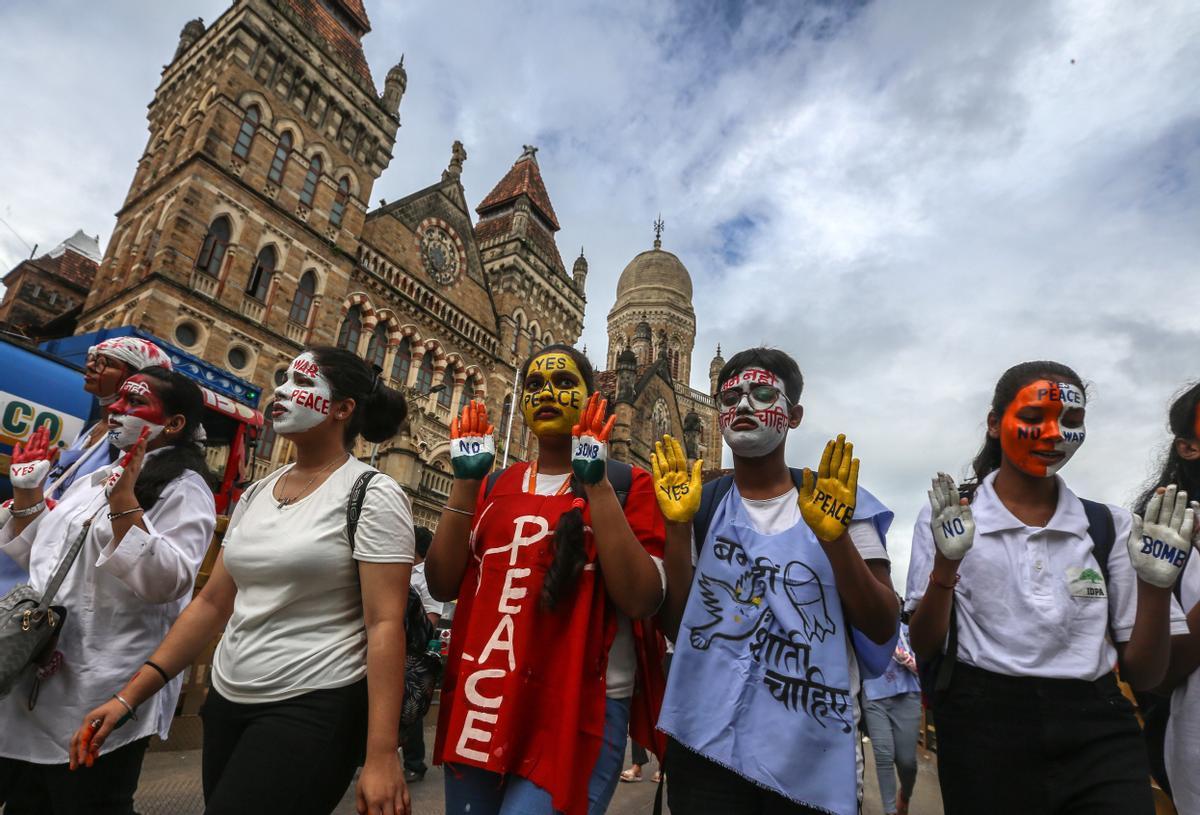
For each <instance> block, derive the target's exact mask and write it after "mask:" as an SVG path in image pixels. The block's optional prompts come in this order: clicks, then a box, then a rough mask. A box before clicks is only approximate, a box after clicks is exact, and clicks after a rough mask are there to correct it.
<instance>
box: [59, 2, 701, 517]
mask: <svg viewBox="0 0 1200 815" xmlns="http://www.w3.org/2000/svg"><path fill="white" fill-rule="evenodd" d="M369 28H370V24H369V21H368V18H367V15H366V11H365V9H364V7H363V5H362V3H361V0H234V2H233V3H232V4H231V6H230V8H229V9H228V10H227V11H226V12H225V13H223V14H222V15H221V16H220V17H219V18H218V19H217V20H216V21H215V22H214V23H212V24H211V25H209V26H205V25H204V24H203V23H202V22H201V21H199V20H193V21H191V22H189V23H188V24H187V25H186V26H185V27H184V29H183V31H182V33H181V35H180V39H179V43H178V46H177V48H176V51H175V55H174V57H173V59H172V61H171V62H170V64H169V65H167V66H166V67H165V68H164V69H163V72H162V78H161V81H160V84H159V86H158V89H157V91H156V93H155V97H154V100H153V101H152V102H151V104H150V106H149V114H148V120H149V131H150V136H149V139H148V141H147V144H146V149H145V152H144V154H143V155H142V158H141V160H140V161H139V163H138V166H137V169H136V170H135V172H134V177H133V181H132V183H131V184H130V188H129V193H128V195H127V197H126V199H125V201H124V203H123V204H122V206H121V208H120V210H119V211H118V213H117V224H116V227H115V229H114V231H113V235H112V238H111V240H110V242H109V245H108V248H107V251H106V252H105V254H104V258H103V261H102V263H101V264H100V268H99V272H98V274H97V275H96V282H95V286H94V287H93V290H92V293H91V295H90V296H89V297H88V300H87V303H86V305H85V307H84V311H83V314H82V315H81V317H80V319H79V322H78V331H80V332H84V331H91V330H94V329H98V328H107V327H113V326H121V325H132V326H134V327H136V328H138V329H140V330H142V331H146V332H149V333H151V334H154V335H157V336H158V337H161V338H163V339H164V340H167V341H168V342H170V343H173V344H175V345H177V346H179V347H180V348H181V349H183V350H184V351H186V352H188V353H190V354H193V355H195V356H197V357H200V358H202V359H204V360H206V361H209V362H211V363H214V364H216V365H219V366H222V367H223V368H226V369H228V370H230V371H231V372H232V373H234V374H236V375H237V376H239V377H241V378H243V379H246V380H248V381H249V382H251V383H252V384H253V385H255V386H257V387H260V388H262V389H263V390H264V391H266V392H268V393H269V392H270V391H271V390H273V389H274V387H275V386H276V385H277V384H278V383H279V382H281V381H282V379H283V377H284V374H285V371H286V368H287V365H288V363H289V362H290V360H291V359H292V358H293V357H294V356H295V355H296V354H297V353H298V352H299V351H300V350H301V348H302V347H304V346H306V345H338V346H341V347H344V348H349V349H352V350H354V351H356V352H357V353H359V354H360V355H361V356H363V357H364V358H366V359H367V360H368V361H369V362H371V363H372V364H374V365H377V366H378V367H379V369H380V371H381V372H382V375H383V376H384V377H385V378H386V381H387V383H388V384H390V385H391V386H393V387H396V388H399V389H402V390H404V391H405V393H406V395H407V396H408V401H409V414H410V419H409V421H408V423H407V424H406V427H405V428H404V429H403V430H402V431H401V433H400V434H399V435H398V436H397V437H396V438H394V439H392V440H390V441H388V442H385V443H383V444H380V445H378V446H376V445H367V444H363V445H361V446H360V448H359V449H358V450H356V453H357V454H358V455H360V456H362V457H364V458H366V457H370V458H371V459H372V460H374V462H375V463H376V465H377V466H378V467H379V468H380V469H382V470H384V471H385V472H388V473H389V474H391V475H392V476H394V477H395V478H396V479H397V481H399V482H400V483H401V484H402V485H404V486H405V488H406V489H407V490H408V492H409V494H410V495H411V496H412V498H413V508H414V516H415V519H416V521H417V522H418V523H424V524H426V525H429V526H432V525H434V524H435V523H436V520H437V518H438V516H439V513H440V506H441V504H443V503H444V501H445V499H446V496H447V494H448V492H449V487H450V482H451V475H450V472H451V470H450V464H449V422H450V420H451V417H452V416H453V415H454V414H455V413H456V412H457V411H458V410H459V409H460V408H461V406H462V405H463V404H464V403H465V402H466V401H467V400H469V399H471V398H476V399H482V400H483V401H484V402H485V403H486V404H487V405H488V407H489V411H490V415H491V416H492V417H493V421H494V422H495V424H496V427H497V435H498V441H499V444H498V448H499V451H500V456H501V457H502V461H503V460H504V459H507V460H509V461H512V460H523V459H525V458H526V457H527V456H529V455H530V453H531V450H530V436H529V433H528V430H527V429H526V428H525V426H524V422H523V421H522V420H521V418H520V417H519V415H518V416H517V417H516V419H515V421H514V420H513V413H514V411H513V410H512V405H513V393H514V388H516V387H517V386H518V383H516V382H515V376H516V367H517V365H518V364H519V362H520V361H521V360H523V359H524V358H525V357H526V356H528V355H529V354H530V352H531V351H532V350H535V349H536V348H539V347H541V346H542V345H545V344H547V343H551V342H566V343H572V344H573V343H575V342H576V341H577V340H578V338H579V335H580V333H581V331H582V328H583V317H584V306H585V302H586V298H585V294H584V287H585V284H586V281H587V260H586V259H585V258H584V257H583V256H582V255H581V256H580V257H579V258H578V259H577V260H576V261H575V262H574V264H573V266H572V269H571V271H570V273H568V271H567V269H566V267H565V265H564V263H563V260H562V257H561V255H560V253H559V250H558V246H557V244H556V240H555V234H556V233H557V232H558V231H559V222H558V217H557V215H556V214H555V211H554V206H553V204H552V203H551V199H550V195H549V193H548V192H547V189H546V185H545V182H544V180H543V178H542V174H541V169H540V168H539V165H538V160H537V148H535V147H532V146H525V147H524V148H523V150H522V151H521V153H520V155H519V156H518V157H517V159H516V161H515V162H514V164H513V165H512V167H511V169H510V170H509V171H508V172H507V173H506V174H505V175H504V177H503V178H501V179H500V180H499V182H497V183H496V184H495V186H494V188H493V189H492V190H491V192H489V193H488V195H487V196H485V197H484V199H483V200H482V201H481V202H480V203H479V204H478V205H477V206H476V207H475V216H474V221H473V218H472V213H471V210H470V207H469V205H468V203H467V201H466V197H465V195H464V191H463V185H462V183H461V178H462V173H463V168H464V163H465V161H466V158H467V154H466V150H465V149H464V148H463V146H462V144H460V143H458V142H455V143H454V145H453V146H452V148H451V155H450V162H449V165H448V166H447V168H446V169H445V170H444V171H442V172H441V175H440V178H439V179H438V180H436V181H434V180H433V179H432V178H431V181H433V183H431V184H430V185H429V186H427V187H425V188H424V189H421V190H417V191H416V192H413V193H412V194H410V195H408V196H406V197H404V198H403V199H401V200H398V201H393V202H390V203H382V202H381V206H380V207H379V208H377V209H374V210H371V209H370V208H369V207H368V203H367V202H368V201H369V200H370V195H371V190H372V187H373V185H374V183H375V180H376V179H377V178H379V176H380V174H381V173H382V172H383V170H384V169H385V168H386V167H387V165H388V164H389V162H390V161H391V159H392V151H393V146H394V144H395V139H396V133H397V129H398V127H399V125H400V119H399V108H400V103H401V100H402V97H403V95H404V92H405V89H406V87H407V83H408V77H407V73H406V71H405V68H404V65H403V60H400V61H399V62H398V63H397V64H396V65H395V66H394V67H393V68H392V69H391V70H390V71H389V72H388V73H387V76H386V78H385V80H384V89H383V93H382V94H379V93H377V92H376V89H375V85H374V82H373V80H372V76H371V73H370V69H369V67H368V65H367V62H366V59H365V57H364V55H363V51H362V45H361V40H362V37H363V35H365V34H366V33H367V31H368V30H369ZM431 175H432V173H431ZM646 255H652V256H653V257H651V258H649V260H645V261H639V260H635V261H634V263H632V264H630V269H634V268H635V266H636V267H637V268H642V267H643V266H646V264H647V263H649V264H650V265H651V266H653V265H654V263H657V262H658V261H659V260H660V258H659V257H658V255H663V256H668V257H669V258H671V259H674V255H670V253H666V252H662V251H661V250H660V247H659V246H658V245H657V242H656V247H655V250H654V252H653V253H643V255H642V256H639V259H641V258H643V256H646ZM674 263H675V264H676V265H677V266H678V268H679V269H680V270H682V275H681V276H680V275H679V274H676V278H677V279H676V278H671V279H670V280H666V281H665V282H663V281H658V279H657V278H656V277H655V276H654V274H652V273H650V272H646V273H645V274H642V273H637V274H634V273H631V272H630V271H629V270H626V271H627V274H626V275H623V276H622V285H621V287H620V289H619V291H618V307H617V308H616V309H614V314H618V313H619V314H620V315H623V316H622V317H621V320H622V322H621V323H620V325H621V326H624V325H625V323H626V322H628V319H632V318H628V319H627V313H628V314H633V313H635V312H636V313H637V314H644V316H643V317H641V318H639V319H644V320H648V321H649V324H650V325H651V326H652V327H653V330H658V329H663V330H667V333H666V335H665V337H666V339H665V341H663V342H661V343H660V346H661V348H663V349H665V352H664V353H665V355H660V354H659V351H658V349H659V347H660V346H655V345H654V344H653V343H654V342H655V339H654V337H653V336H651V338H650V346H647V348H642V346H638V348H642V350H643V351H644V359H639V361H638V364H637V366H635V368H636V369H638V370H637V371H636V373H637V376H639V377H641V379H642V380H644V381H640V380H639V381H638V382H635V384H634V388H633V390H632V391H631V393H632V396H630V397H629V398H628V399H627V400H626V402H625V403H621V404H618V408H617V409H618V413H619V415H621V416H622V417H623V418H622V419H621V423H622V424H621V426H622V428H623V429H622V430H621V431H620V432H621V433H623V434H624V435H625V441H624V442H623V443H621V444H618V455H620V456H625V457H630V460H633V461H637V462H639V463H645V462H646V452H645V449H643V448H644V447H645V442H644V440H645V439H649V435H648V434H649V433H650V432H651V429H654V430H657V429H659V427H660V426H666V425H663V424H662V423H663V416H664V415H666V416H667V424H668V425H669V426H670V429H671V430H672V431H674V432H676V433H679V434H684V435H686V434H685V425H686V424H687V423H688V422H691V423H692V425H693V426H694V429H698V433H696V432H694V433H693V436H694V440H695V445H694V446H695V447H696V449H697V450H698V451H707V450H712V449H716V451H717V452H716V455H717V456H718V457H719V437H718V442H717V445H718V446H717V447H716V448H713V444H712V441H711V439H709V437H708V436H707V435H705V434H706V433H707V431H708V430H709V429H710V428H711V427H714V426H715V421H710V417H709V412H711V411H706V410H705V409H704V408H706V405H705V403H704V400H706V399H707V400H708V404H711V399H709V398H708V396H707V395H706V394H701V393H695V392H692V391H691V390H690V389H689V388H687V387H686V382H687V376H688V369H689V368H690V360H691V351H692V342H693V340H694V336H695V316H694V314H693V312H692V308H691V281H690V278H689V277H688V274H687V271H686V269H683V267H682V264H679V261H678V259H674ZM647 268H649V267H647ZM655 268H657V267H655ZM626 277H630V280H629V281H628V282H626ZM647 281H652V282H653V281H657V282H655V285H658V287H659V289H662V291H661V292H659V294H658V295H653V296H652V294H651V293H649V292H648V290H647V288H646V287H647V285H648V284H647ZM672 284H678V286H677V288H676V289H675V290H674V291H673V292H670V293H669V292H667V291H666V289H668V288H670V286H671V285H672ZM655 296H658V300H655V299H654V298H655ZM622 297H624V299H622ZM630 298H632V299H630ZM659 301H661V303H659ZM654 303H659V305H658V306H656V305H654ZM664 309H666V310H664ZM670 309H674V310H673V311H671V310H670ZM683 317H686V319H685V320H683V322H680V321H679V319H676V318H683ZM672 321H674V322H675V323H678V325H675V326H674V327H673V328H669V326H672ZM611 331H612V329H610V333H611ZM660 357H661V358H660ZM660 361H665V363H664V364H659V362H660ZM613 367H615V366H613ZM616 376H617V374H616V371H615V370H614V372H613V374H612V377H608V375H607V374H605V375H603V376H602V381H604V380H605V378H606V377H607V378H610V379H612V380H613V383H614V384H615V382H616ZM622 381H624V380H622ZM680 383H683V384H680ZM617 401H618V402H620V400H617ZM622 411H624V413H622ZM518 413H519V412H518ZM289 447H290V445H288V443H287V442H286V441H284V440H277V439H276V438H275V437H274V435H273V434H272V433H271V431H270V429H269V427H268V429H267V430H266V431H265V432H264V434H263V437H262V438H261V439H259V441H258V444H257V448H256V451H255V461H254V465H253V468H252V471H251V473H250V475H252V476H254V477H260V476H262V475H263V474H265V473H266V472H268V471H269V470H270V469H272V468H274V467H277V466H279V465H280V464H282V463H283V462H286V461H287V460H288V459H289V457H290V455H291V452H292V451H291V450H290V449H289Z"/></svg>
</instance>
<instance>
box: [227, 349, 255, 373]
mask: <svg viewBox="0 0 1200 815" xmlns="http://www.w3.org/2000/svg"><path fill="white" fill-rule="evenodd" d="M225 358H226V359H228V360H229V364H230V365H232V366H233V369H234V370H235V371H240V370H242V369H243V368H245V367H246V366H247V365H248V364H249V363H250V355H249V354H247V353H246V349H245V348H238V347H237V346H236V345H235V346H234V347H233V348H230V349H229V353H228V354H227V355H226V357H225Z"/></svg>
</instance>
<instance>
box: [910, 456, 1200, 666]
mask: <svg viewBox="0 0 1200 815" xmlns="http://www.w3.org/2000/svg"><path fill="white" fill-rule="evenodd" d="M995 480H996V473H994V472H993V473H992V474H990V475H989V476H988V477H987V478H985V479H984V480H983V483H982V484H980V485H979V489H978V490H977V491H976V492H975V500H974V501H973V502H972V503H971V514H972V515H973V516H974V518H975V543H974V545H973V546H972V547H971V550H970V551H969V552H967V554H966V556H965V557H964V558H963V560H962V564H961V565H960V566H959V570H958V573H959V576H960V580H959V583H958V586H957V588H956V589H955V604H956V606H957V609H958V659H959V660H960V661H961V662H964V663H966V664H968V665H974V666H975V667H977V668H982V669H984V670H987V671H992V672H994V673H999V674H1006V675H1009V676H1038V677H1045V678H1051V679H1085V680H1093V679H1098V678H1100V677H1101V676H1103V675H1104V674H1106V673H1108V672H1109V671H1111V670H1112V669H1113V666H1114V665H1115V664H1116V661H1117V652H1116V649H1115V648H1113V645H1112V643H1110V642H1109V640H1108V636H1107V634H1108V627H1109V625H1110V624H1111V626H1112V632H1113V636H1114V637H1115V639H1116V641H1117V642H1127V641H1128V640H1129V638H1130V636H1131V634H1132V633H1133V622H1134V617H1135V615H1136V611H1137V578H1136V574H1135V573H1134V571H1133V566H1132V564H1131V563H1130V562H1129V550H1128V549H1127V548H1126V540H1127V539H1128V538H1129V529H1130V515H1129V512H1128V511H1127V510H1124V509H1121V508H1120V507H1114V506H1111V505H1110V506H1109V507H1108V508H1109V510H1110V511H1111V512H1112V514H1113V521H1114V523H1115V526H1116V539H1115V540H1114V541H1113V547H1112V552H1111V553H1110V555H1109V558H1108V584H1107V585H1105V582H1104V580H1103V578H1102V577H1101V574H1102V573H1101V572H1100V569H1099V565H1098V564H1097V562H1096V559H1095V558H1094V557H1093V556H1092V540H1091V538H1090V537H1088V534H1087V529H1088V520H1087V515H1086V513H1085V512H1084V509H1083V504H1082V503H1081V502H1080V500H1079V499H1078V498H1077V497H1076V496H1075V493H1073V492H1071V490H1070V489H1069V488H1068V487H1067V484H1066V482H1065V481H1063V480H1062V478H1060V477H1058V476H1055V480H1056V481H1057V482H1058V506H1057V508H1055V510H1054V516H1053V517H1052V518H1051V519H1050V522H1049V523H1047V524H1046V526H1044V527H1033V526H1026V525H1025V524H1024V523H1022V522H1021V521H1019V520H1017V518H1016V517H1015V516H1014V515H1013V514H1012V513H1011V512H1009V511H1008V508H1007V507H1005V506H1004V504H1003V503H1002V502H1001V501H1000V499H999V498H998V497H997V496H996V491H995V489H994V488H993V486H992V484H993V482H994V481H995ZM929 516H930V509H929V505H928V504H926V505H925V506H924V507H923V508H922V509H921V512H920V514H919V515H918V516H917V523H916V526H915V528H914V529H913V544H912V558H911V560H910V562H909V567H908V597H907V599H906V601H905V608H906V609H908V610H909V611H911V610H913V609H914V608H916V606H917V603H918V601H920V599H921V598H922V597H923V596H924V595H925V588H926V586H927V585H928V583H929V574H930V572H931V571H932V569H933V554H934V543H933V533H932V531H931V530H930V528H929ZM1171 633H1172V635H1175V634H1184V633H1187V621H1186V618H1185V617H1184V615H1183V611H1182V609H1180V608H1179V606H1178V604H1175V603H1172V609H1171Z"/></svg>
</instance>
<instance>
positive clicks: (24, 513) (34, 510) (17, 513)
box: [8, 498, 46, 518]
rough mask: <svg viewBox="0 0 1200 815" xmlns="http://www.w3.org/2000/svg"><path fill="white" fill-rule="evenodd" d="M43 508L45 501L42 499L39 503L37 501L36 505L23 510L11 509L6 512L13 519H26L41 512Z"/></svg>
mask: <svg viewBox="0 0 1200 815" xmlns="http://www.w3.org/2000/svg"><path fill="white" fill-rule="evenodd" d="M45 508H46V500H45V499H44V498H43V499H42V500H41V501H38V502H37V503H36V504H34V505H33V506H31V507H25V509H11V508H10V509H9V510H8V511H9V513H10V514H11V515H12V516H13V517H14V518H28V517H29V516H30V515H37V514H38V513H39V512H41V511H42V510H43V509H45Z"/></svg>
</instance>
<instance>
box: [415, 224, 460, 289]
mask: <svg viewBox="0 0 1200 815" xmlns="http://www.w3.org/2000/svg"><path fill="white" fill-rule="evenodd" d="M417 234H418V245H419V247H420V250H421V259H422V261H423V262H424V264H425V271H427V272H428V273H429V276H430V277H432V278H433V279H434V281H436V282H437V283H440V284H442V285H443V286H446V285H450V284H451V283H453V282H454V281H455V280H457V279H458V275H459V271H460V270H461V269H462V268H463V267H464V266H465V265H466V255H465V254H464V252H463V249H462V241H461V240H459V238H458V236H457V235H455V234H454V232H453V231H451V230H450V229H449V228H448V225H447V224H442V223H441V222H430V221H426V222H424V223H422V224H421V226H420V227H418V229H417Z"/></svg>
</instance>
